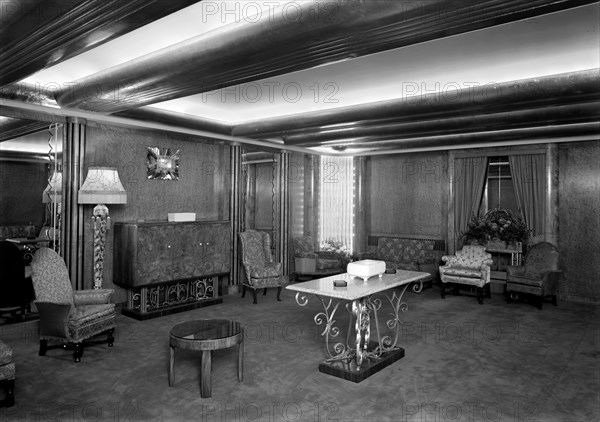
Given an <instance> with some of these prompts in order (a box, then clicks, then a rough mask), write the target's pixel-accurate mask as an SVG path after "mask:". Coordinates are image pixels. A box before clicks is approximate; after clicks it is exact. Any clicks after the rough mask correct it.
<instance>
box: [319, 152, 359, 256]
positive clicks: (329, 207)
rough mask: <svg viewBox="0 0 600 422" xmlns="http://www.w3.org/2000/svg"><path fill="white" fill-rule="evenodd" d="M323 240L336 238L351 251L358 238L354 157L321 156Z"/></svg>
mask: <svg viewBox="0 0 600 422" xmlns="http://www.w3.org/2000/svg"><path fill="white" fill-rule="evenodd" d="M320 175H321V176H320V178H319V205H320V206H319V241H320V242H323V241H325V240H328V239H333V240H335V241H337V242H342V244H343V245H344V246H346V247H347V248H348V249H349V250H350V251H352V250H353V249H352V248H353V244H352V239H353V236H354V164H353V159H352V157H326V156H323V157H321V165H320Z"/></svg>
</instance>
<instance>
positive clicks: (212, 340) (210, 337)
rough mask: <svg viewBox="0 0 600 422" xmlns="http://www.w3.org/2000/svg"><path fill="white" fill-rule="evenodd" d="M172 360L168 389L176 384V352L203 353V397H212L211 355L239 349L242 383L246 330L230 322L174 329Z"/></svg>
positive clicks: (212, 321)
mask: <svg viewBox="0 0 600 422" xmlns="http://www.w3.org/2000/svg"><path fill="white" fill-rule="evenodd" d="M169 337H170V357H169V386H171V387H172V386H173V385H174V384H175V367H174V365H175V349H176V348H179V349H185V350H197V351H201V352H202V365H201V369H200V371H201V372H200V397H202V398H206V397H210V394H211V370H212V351H213V350H219V349H227V348H229V347H233V346H237V348H238V381H239V382H242V381H243V368H244V367H243V359H244V343H243V342H244V330H243V328H242V326H241V325H240V323H239V322H237V321H231V320H228V319H202V320H197V321H187V322H184V323H181V324H178V325H176V326H174V327H173V328H172V329H171V333H170V335H169Z"/></svg>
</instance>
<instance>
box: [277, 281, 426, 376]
mask: <svg viewBox="0 0 600 422" xmlns="http://www.w3.org/2000/svg"><path fill="white" fill-rule="evenodd" d="M426 277H429V273H425V272H417V271H401V270H397V271H396V274H383V275H382V276H373V277H371V278H369V279H367V280H363V279H362V278H358V277H353V276H351V275H349V274H347V273H346V274H338V275H334V276H330V277H324V278H320V279H316V280H310V281H306V282H303V283H297V284H290V285H288V286H287V287H286V289H289V290H292V291H296V303H298V305H300V306H306V305H307V303H308V295H314V296H316V297H317V298H318V299H319V300H320V302H321V304H322V305H323V309H324V310H323V311H322V312H319V313H317V314H316V315H315V317H314V321H315V323H316V324H317V325H324V330H323V332H322V333H321V334H322V335H323V336H324V337H325V343H326V349H327V354H328V358H327V359H326V360H325V362H323V363H321V365H319V370H320V371H321V372H325V373H328V374H331V375H334V376H338V377H340V378H344V379H348V380H351V381H354V382H360V381H362V380H364V379H365V378H367V377H369V376H370V375H372V374H374V373H375V372H377V371H379V370H381V369H383V368H384V367H386V366H388V365H390V364H391V363H393V362H395V361H396V360H398V359H400V358H402V357H403V356H404V350H403V349H402V348H401V347H399V346H397V343H398V335H399V331H400V325H401V321H400V313H401V312H406V310H407V308H408V306H407V305H406V303H404V302H402V298H403V296H404V293H405V292H406V289H407V287H408V286H409V285H411V284H412V283H415V282H419V281H420V280H422V279H423V278H426ZM338 280H343V281H346V283H347V286H346V287H335V286H334V281H338ZM385 299H387V302H389V304H390V306H391V308H392V312H391V319H388V320H387V321H384V326H385V327H387V329H390V330H392V331H394V333H393V335H391V334H390V333H384V332H382V330H381V329H380V321H379V318H378V311H379V310H380V309H381V307H382V306H383V303H384V301H385ZM343 302H345V303H346V309H347V311H348V312H349V313H350V314H351V318H350V322H349V325H348V333H347V339H346V343H345V344H344V343H343V342H341V341H337V342H336V337H337V336H338V335H339V334H340V330H339V327H337V325H336V320H335V314H336V312H337V310H338V307H339V305H340V303H343ZM371 313H372V314H373V321H371ZM386 315H389V314H386ZM372 322H373V324H372ZM371 325H375V333H376V335H377V340H376V341H371ZM392 337H393V338H392ZM332 342H333V344H331V343H332Z"/></svg>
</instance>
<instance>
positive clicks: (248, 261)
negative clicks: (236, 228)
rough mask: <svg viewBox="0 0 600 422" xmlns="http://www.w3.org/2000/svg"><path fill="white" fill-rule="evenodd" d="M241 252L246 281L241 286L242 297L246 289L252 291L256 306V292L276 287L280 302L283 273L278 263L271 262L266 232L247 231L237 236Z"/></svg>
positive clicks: (265, 292)
mask: <svg viewBox="0 0 600 422" xmlns="http://www.w3.org/2000/svg"><path fill="white" fill-rule="evenodd" d="M239 236H240V242H241V246H242V248H241V252H242V264H243V265H244V271H245V273H246V280H245V282H244V283H243V285H242V297H244V296H245V295H246V287H248V288H250V289H252V290H253V293H254V303H255V304H256V290H257V289H263V295H266V294H267V289H268V288H270V287H277V300H278V301H281V286H282V284H283V272H282V268H281V263H280V262H273V257H272V255H271V237H270V236H269V234H268V233H267V232H262V231H257V230H247V231H245V232H242V233H240V234H239Z"/></svg>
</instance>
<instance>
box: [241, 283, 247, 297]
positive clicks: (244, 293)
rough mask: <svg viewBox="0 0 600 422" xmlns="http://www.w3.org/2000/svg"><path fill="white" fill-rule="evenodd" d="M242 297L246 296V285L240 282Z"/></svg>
mask: <svg viewBox="0 0 600 422" xmlns="http://www.w3.org/2000/svg"><path fill="white" fill-rule="evenodd" d="M242 297H246V285H245V284H242Z"/></svg>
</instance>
